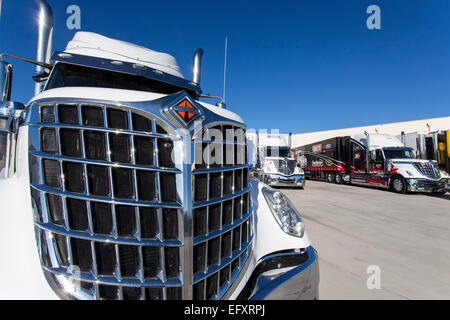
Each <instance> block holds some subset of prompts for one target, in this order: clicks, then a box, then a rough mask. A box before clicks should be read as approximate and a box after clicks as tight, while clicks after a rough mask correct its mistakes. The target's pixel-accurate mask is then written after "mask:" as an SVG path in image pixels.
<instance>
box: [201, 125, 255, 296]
mask: <svg viewBox="0 0 450 320" xmlns="http://www.w3.org/2000/svg"><path fill="white" fill-rule="evenodd" d="M201 133H202V138H201V139H199V138H198V137H196V139H194V144H195V146H196V147H195V149H196V152H195V154H196V162H195V163H196V165H195V169H194V171H193V175H194V191H193V193H194V205H193V226H194V228H193V232H194V233H193V236H194V238H193V245H194V265H193V267H194V269H193V273H194V296H193V298H194V299H196V300H203V299H219V298H221V297H223V295H224V294H225V293H226V292H227V290H228V289H229V288H230V286H231V285H232V284H233V282H234V281H235V280H236V278H237V276H238V275H239V272H240V271H241V269H243V268H244V264H245V262H246V260H247V259H248V256H249V254H250V252H249V250H250V244H251V240H252V238H253V231H252V220H251V219H252V214H251V213H252V208H251V201H250V189H249V185H248V179H249V177H248V164H247V163H246V160H245V159H247V155H246V152H247V144H246V138H245V131H244V130H243V128H241V127H234V126H232V125H215V126H211V127H209V128H207V129H204V130H202V131H201ZM230 133H231V134H230ZM217 137H222V140H220V138H219V139H217ZM205 151H206V152H207V154H211V155H214V158H215V159H214V160H215V161H210V162H209V163H208V161H203V160H204V159H205V158H204V157H202V156H201V155H202V154H205ZM206 160H208V159H206Z"/></svg>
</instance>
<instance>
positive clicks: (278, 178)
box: [264, 174, 305, 188]
mask: <svg viewBox="0 0 450 320" xmlns="http://www.w3.org/2000/svg"><path fill="white" fill-rule="evenodd" d="M264 183H266V184H268V185H269V186H275V187H277V186H278V187H299V188H304V187H305V176H304V175H302V174H293V175H290V176H284V175H282V174H267V175H266V176H265V178H264Z"/></svg>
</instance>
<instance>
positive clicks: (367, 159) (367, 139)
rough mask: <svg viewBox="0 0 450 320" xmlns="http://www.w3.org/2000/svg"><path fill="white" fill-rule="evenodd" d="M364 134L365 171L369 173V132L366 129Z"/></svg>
mask: <svg viewBox="0 0 450 320" xmlns="http://www.w3.org/2000/svg"><path fill="white" fill-rule="evenodd" d="M364 135H365V136H366V144H367V150H366V172H367V173H370V166H369V165H370V158H369V157H370V133H368V132H367V131H364Z"/></svg>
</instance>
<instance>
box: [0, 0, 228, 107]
mask: <svg viewBox="0 0 450 320" xmlns="http://www.w3.org/2000/svg"><path fill="white" fill-rule="evenodd" d="M0 1H1V0H0ZM227 49H228V36H225V62H224V64H223V95H222V96H223V102H224V103H225V92H226V91H225V89H226V81H227Z"/></svg>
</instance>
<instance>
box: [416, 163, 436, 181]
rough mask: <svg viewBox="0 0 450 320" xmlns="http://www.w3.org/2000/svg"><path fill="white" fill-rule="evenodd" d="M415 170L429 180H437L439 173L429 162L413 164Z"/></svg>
mask: <svg viewBox="0 0 450 320" xmlns="http://www.w3.org/2000/svg"><path fill="white" fill-rule="evenodd" d="M414 165H415V166H416V168H417V169H418V170H419V172H421V173H422V174H423V175H424V176H426V177H428V178H431V179H439V178H440V172H439V170H438V169H437V168H436V167H435V166H434V164H433V163H431V162H414Z"/></svg>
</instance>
